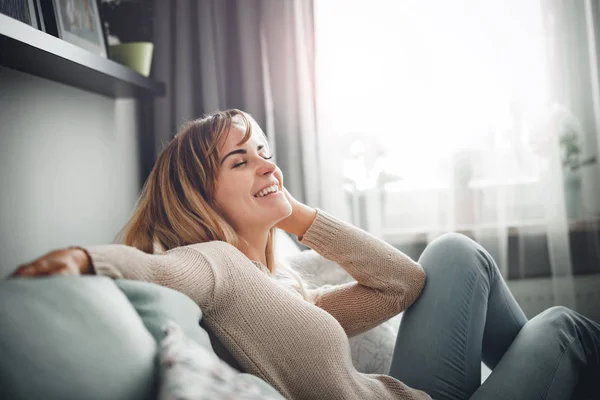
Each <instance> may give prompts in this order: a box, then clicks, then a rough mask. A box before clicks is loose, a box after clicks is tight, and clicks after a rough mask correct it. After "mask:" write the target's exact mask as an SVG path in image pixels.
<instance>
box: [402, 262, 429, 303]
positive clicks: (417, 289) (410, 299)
mask: <svg viewBox="0 0 600 400" xmlns="http://www.w3.org/2000/svg"><path fill="white" fill-rule="evenodd" d="M411 278H412V279H410V280H408V281H407V283H408V285H406V286H405V287H404V293H403V294H404V295H403V296H400V299H399V300H400V304H399V308H400V312H402V311H404V310H406V309H407V308H408V307H409V306H411V305H412V304H413V303H414V302H415V301H416V300H417V299H418V298H419V296H420V295H421V293H422V292H423V289H424V288H425V283H426V281H427V274H426V273H425V270H424V269H423V267H421V266H420V265H419V264H416V265H415V270H414V272H413V274H412V276H411Z"/></svg>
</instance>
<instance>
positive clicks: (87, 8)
mask: <svg viewBox="0 0 600 400" xmlns="http://www.w3.org/2000/svg"><path fill="white" fill-rule="evenodd" d="M52 3H53V6H54V7H53V9H54V10H53V11H54V19H55V21H56V32H57V35H58V37H59V38H60V39H63V40H65V41H67V42H69V43H72V44H74V45H76V46H79V47H82V48H84V49H86V50H89V51H91V52H92V53H95V54H97V55H99V56H102V57H104V58H108V53H107V46H106V37H105V34H104V27H103V25H102V21H101V19H100V13H99V12H98V4H97V2H96V0H52Z"/></svg>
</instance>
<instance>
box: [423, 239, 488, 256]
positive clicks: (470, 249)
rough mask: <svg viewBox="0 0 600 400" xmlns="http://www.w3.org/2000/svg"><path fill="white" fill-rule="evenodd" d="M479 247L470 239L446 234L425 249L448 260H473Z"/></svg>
mask: <svg viewBox="0 0 600 400" xmlns="http://www.w3.org/2000/svg"><path fill="white" fill-rule="evenodd" d="M478 247H479V245H478V244H477V243H476V242H475V241H473V240H472V239H470V238H469V237H467V236H465V235H463V234H460V233H455V232H450V233H444V234H443V235H441V236H440V237H438V238H436V239H435V240H434V241H433V242H431V243H430V244H429V245H428V246H427V248H426V249H425V251H426V252H428V253H435V254H436V255H439V256H441V257H443V258H446V259H471V258H472V257H473V255H474V254H475V253H476V252H477V248H478Z"/></svg>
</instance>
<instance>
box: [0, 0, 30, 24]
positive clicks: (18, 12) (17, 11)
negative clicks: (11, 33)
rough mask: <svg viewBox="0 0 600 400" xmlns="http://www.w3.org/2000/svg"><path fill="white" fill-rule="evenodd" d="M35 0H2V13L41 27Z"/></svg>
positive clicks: (0, 5) (0, 4)
mask: <svg viewBox="0 0 600 400" xmlns="http://www.w3.org/2000/svg"><path fill="white" fill-rule="evenodd" d="M36 8H37V7H36V4H35V1H34V0H0V13H2V14H4V15H8V16H9V17H11V18H14V19H16V20H18V21H21V22H24V23H26V24H27V25H31V26H32V27H34V28H35V29H39V24H38V20H37V15H36V14H37V13H36Z"/></svg>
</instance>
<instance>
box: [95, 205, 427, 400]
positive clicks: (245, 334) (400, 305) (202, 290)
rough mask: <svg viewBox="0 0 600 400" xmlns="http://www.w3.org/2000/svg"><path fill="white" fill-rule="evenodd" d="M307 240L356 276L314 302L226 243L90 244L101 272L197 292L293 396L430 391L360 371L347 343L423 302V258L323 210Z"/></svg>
mask: <svg viewBox="0 0 600 400" xmlns="http://www.w3.org/2000/svg"><path fill="white" fill-rule="evenodd" d="M300 241H301V243H303V244H305V245H307V246H309V247H310V248H312V249H314V250H315V251H317V252H318V253H319V254H321V255H322V256H323V257H325V258H327V259H329V260H331V261H334V262H336V263H338V264H339V265H341V266H342V267H343V268H344V269H345V270H346V271H347V272H348V273H349V274H350V275H351V276H352V277H353V278H354V279H355V280H356V282H351V283H346V284H342V285H337V286H332V287H324V288H317V289H311V290H310V291H309V293H310V295H311V297H312V298H313V299H314V304H313V303H311V302H308V301H306V300H304V299H303V298H302V297H300V296H298V295H294V294H293V293H291V292H290V291H289V290H287V289H286V288H284V287H283V286H282V285H281V284H279V283H278V282H277V280H276V278H275V277H274V276H272V275H270V274H269V273H268V271H267V270H266V268H264V267H263V268H258V267H257V265H256V264H255V263H253V262H252V261H251V260H249V259H248V258H247V257H246V256H245V255H244V254H243V253H241V252H240V251H239V250H238V249H236V248H235V247H234V246H232V245H230V244H228V243H225V242H220V241H215V242H207V243H199V244H194V245H190V246H184V247H179V248H176V249H172V250H169V251H167V252H165V253H162V254H155V255H153V254H146V253H144V252H142V251H140V250H137V249H135V248H132V247H128V246H124V245H102V246H89V247H86V248H85V249H86V250H87V251H88V253H89V254H90V257H91V259H92V263H93V266H94V268H95V270H96V273H98V274H104V275H108V276H111V277H113V278H126V279H136V280H144V281H149V282H154V283H157V284H159V285H163V286H167V287H169V288H172V289H175V290H178V291H180V292H182V293H184V294H186V295H187V296H189V297H190V298H192V299H193V300H194V301H195V302H196V303H197V304H198V305H199V306H200V308H202V310H203V312H204V316H203V318H204V319H205V321H206V324H207V325H208V326H209V328H211V330H212V331H213V332H214V334H215V335H217V336H218V337H219V338H220V339H221V341H222V342H223V345H224V346H225V347H226V348H227V349H228V350H229V351H230V352H231V354H232V355H233V356H234V357H235V358H236V359H237V360H238V362H239V363H240V365H241V366H242V367H243V368H244V370H245V371H246V372H248V373H251V374H254V375H256V376H258V377H260V378H262V379H264V380H265V381H267V382H268V383H270V384H271V385H272V386H273V387H274V388H275V389H277V390H278V391H279V392H280V393H281V394H282V395H283V396H285V397H286V398H287V399H293V400H296V399H298V400H300V399H323V400H329V399H332V400H333V399H340V400H342V399H344V400H348V399H430V397H429V396H428V395H427V394H425V393H424V392H422V391H419V390H416V389H412V388H410V387H408V386H406V385H404V384H403V383H402V382H400V381H399V380H397V379H395V378H392V377H390V376H387V375H375V374H371V375H367V374H361V373H359V372H358V371H356V369H355V368H354V366H353V365H352V360H351V353H350V346H349V343H348V337H349V336H353V335H356V334H358V333H361V332H364V331H365V330H368V329H370V328H372V327H374V326H376V325H378V324H380V323H381V322H383V321H385V320H387V319H389V318H391V317H393V316H394V315H397V314H398V313H400V312H402V311H403V310H404V309H406V308H407V307H408V306H409V305H410V304H412V303H413V302H414V301H415V299H416V298H417V297H418V296H419V294H420V293H421V291H422V289H423V286H424V284H425V273H424V271H423V269H422V268H421V266H420V265H419V264H417V263H416V262H414V261H413V260H411V259H410V258H409V257H408V256H406V255H405V254H403V253H402V252H400V251H398V250H397V249H395V248H394V247H392V246H390V245H389V244H387V243H386V242H384V241H382V240H380V239H378V238H376V237H374V236H373V235H371V234H369V233H367V232H365V231H363V230H361V229H359V228H357V227H354V226H352V225H350V224H347V223H345V222H343V221H340V220H338V219H336V218H334V217H332V216H330V215H328V214H326V213H325V212H323V211H321V210H318V212H317V216H316V218H315V220H314V222H313V223H312V225H311V226H310V227H309V229H308V230H307V231H306V233H305V234H304V236H303V237H302V238H301V240H300Z"/></svg>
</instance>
